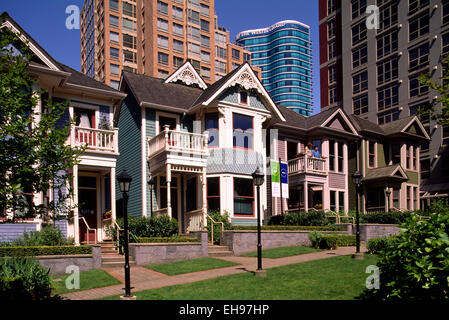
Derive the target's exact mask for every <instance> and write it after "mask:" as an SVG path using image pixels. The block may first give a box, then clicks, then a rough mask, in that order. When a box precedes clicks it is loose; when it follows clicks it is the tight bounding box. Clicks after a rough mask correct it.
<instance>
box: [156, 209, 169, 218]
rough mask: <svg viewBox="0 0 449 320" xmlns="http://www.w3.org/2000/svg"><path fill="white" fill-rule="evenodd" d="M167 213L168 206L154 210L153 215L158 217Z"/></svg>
mask: <svg viewBox="0 0 449 320" xmlns="http://www.w3.org/2000/svg"><path fill="white" fill-rule="evenodd" d="M167 214H168V208H161V209H157V210H153V215H154V216H156V217H157V216H163V215H167Z"/></svg>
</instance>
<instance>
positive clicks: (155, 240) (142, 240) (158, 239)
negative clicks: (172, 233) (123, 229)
mask: <svg viewBox="0 0 449 320" xmlns="http://www.w3.org/2000/svg"><path fill="white" fill-rule="evenodd" d="M137 242H138V243H167V242H170V243H171V242H199V241H198V239H196V238H183V237H138V238H137Z"/></svg>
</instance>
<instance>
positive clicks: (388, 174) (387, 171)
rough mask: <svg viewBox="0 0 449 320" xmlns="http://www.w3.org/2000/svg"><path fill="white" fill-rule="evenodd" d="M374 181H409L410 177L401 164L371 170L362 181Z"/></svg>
mask: <svg viewBox="0 0 449 320" xmlns="http://www.w3.org/2000/svg"><path fill="white" fill-rule="evenodd" d="M373 180H395V181H407V180H408V177H407V174H406V173H405V171H404V169H402V167H401V166H400V165H399V164H395V165H392V166H386V167H382V168H374V169H369V171H368V173H367V174H366V175H365V177H364V178H363V179H362V181H373Z"/></svg>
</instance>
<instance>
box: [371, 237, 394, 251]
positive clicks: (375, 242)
mask: <svg viewBox="0 0 449 320" xmlns="http://www.w3.org/2000/svg"><path fill="white" fill-rule="evenodd" d="M389 241H390V238H387V237H382V238H373V239H369V240H368V243H367V245H366V247H367V249H368V252H369V253H371V254H378V253H380V252H381V251H383V250H385V249H386V248H387V247H388V245H389Z"/></svg>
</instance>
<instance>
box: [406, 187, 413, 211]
mask: <svg viewBox="0 0 449 320" xmlns="http://www.w3.org/2000/svg"><path fill="white" fill-rule="evenodd" d="M407 210H413V208H412V187H410V186H407Z"/></svg>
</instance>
